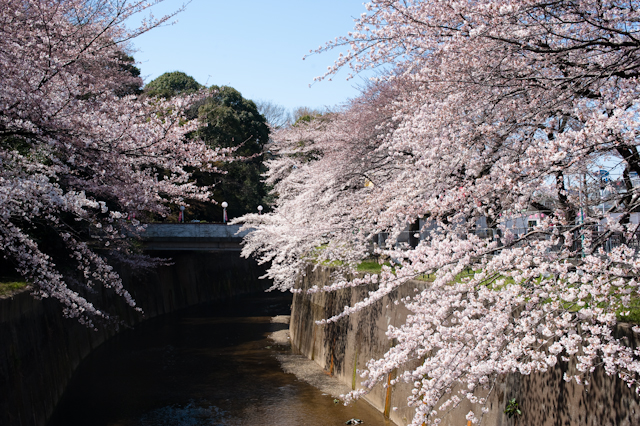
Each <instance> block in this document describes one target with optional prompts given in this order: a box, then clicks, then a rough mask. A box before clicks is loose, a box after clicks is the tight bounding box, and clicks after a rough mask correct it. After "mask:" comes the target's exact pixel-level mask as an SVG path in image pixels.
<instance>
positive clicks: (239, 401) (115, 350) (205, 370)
mask: <svg viewBox="0 0 640 426" xmlns="http://www.w3.org/2000/svg"><path fill="white" fill-rule="evenodd" d="M290 303H291V298H290V297H289V295H282V294H272V293H267V294H264V295H259V296H256V297H252V298H244V299H242V300H238V301H234V302H230V303H225V304H218V305H207V306H201V307H197V308H192V309H188V310H185V311H181V312H178V313H176V314H170V315H165V316H163V317H160V318H156V319H153V320H150V321H147V322H146V323H143V324H141V325H139V326H137V327H136V328H135V329H131V330H126V331H124V332H121V333H120V334H119V335H118V336H116V337H115V338H113V339H111V340H110V341H108V342H107V343H105V344H104V345H102V346H101V347H100V348H98V349H97V350H95V351H94V352H93V353H92V354H91V355H90V356H88V357H87V358H86V359H85V360H84V361H83V362H82V364H81V365H80V366H79V368H78V369H77V371H76V373H75V374H74V377H73V378H72V380H71V382H70V384H69V386H68V388H67V390H66V391H65V395H64V396H63V398H62V401H61V402H60V404H59V405H58V407H57V409H56V412H55V413H54V415H53V417H52V419H51V421H50V422H49V426H218V425H220V426H223V425H224V426H227V425H229V426H235V425H266V426H271V425H273V426H276V425H277V426H294V425H295V426H301V425H308V426H337V425H344V424H345V423H346V422H347V421H349V420H350V419H353V418H356V419H360V420H362V421H364V423H363V425H364V426H369V425H370V426H382V425H385V426H388V425H389V424H390V423H389V422H388V421H386V420H385V419H384V418H383V416H382V414H380V413H379V412H378V411H376V410H375V409H373V408H372V407H371V406H370V405H368V404H367V403H366V402H364V401H359V402H357V403H356V404H354V405H353V406H351V407H345V406H344V405H343V404H342V403H336V402H335V400H334V398H333V397H332V396H330V395H328V394H324V393H323V392H322V391H320V390H318V389H316V388H314V387H313V386H311V385H309V384H307V383H306V382H304V381H301V380H298V379H297V378H296V376H295V375H294V374H288V373H285V372H283V370H282V368H281V365H280V362H279V361H278V359H277V358H276V357H283V356H287V353H288V352H289V349H288V348H286V347H284V346H279V345H277V344H275V343H274V342H273V341H271V340H269V339H268V337H267V336H268V335H269V334H271V333H273V332H276V331H279V330H282V329H286V328H288V326H287V325H286V324H282V323H273V322H272V321H271V318H272V317H274V316H276V315H288V314H289V310H290Z"/></svg>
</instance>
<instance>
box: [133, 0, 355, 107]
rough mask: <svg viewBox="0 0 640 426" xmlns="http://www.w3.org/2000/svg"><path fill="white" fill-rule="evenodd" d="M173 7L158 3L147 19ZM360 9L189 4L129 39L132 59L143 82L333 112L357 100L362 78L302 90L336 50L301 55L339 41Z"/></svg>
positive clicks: (282, 1) (268, 2)
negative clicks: (170, 81) (220, 88)
mask: <svg viewBox="0 0 640 426" xmlns="http://www.w3.org/2000/svg"><path fill="white" fill-rule="evenodd" d="M181 4H182V1H180V0H165V1H164V2H163V3H161V4H160V5H159V6H156V7H155V8H154V15H155V16H160V15H164V14H166V13H167V12H169V11H172V10H175V9H177V8H179V7H180V5H181ZM364 11H365V8H364V5H363V2H362V0H323V1H322V2H317V1H314V2H312V1H308V0H262V1H259V0H233V1H220V0H192V1H191V3H190V4H188V5H187V8H186V11H184V12H182V13H180V14H179V15H178V16H177V17H176V19H177V20H178V22H177V23H176V24H174V25H172V26H166V27H162V28H158V29H155V30H153V31H151V32H149V33H147V34H145V35H143V36H141V37H139V38H137V39H135V40H134V42H133V47H134V48H135V49H136V50H137V52H135V53H134V57H135V58H136V61H138V63H139V64H138V66H139V67H140V69H141V70H142V75H143V77H145V82H149V81H151V80H152V79H154V78H155V77H157V76H159V75H160V74H162V73H164V72H167V71H183V72H185V73H187V74H189V75H191V76H193V77H194V78H195V79H196V80H197V81H198V82H200V83H201V84H207V85H212V84H216V85H230V86H232V87H234V88H236V89H237V90H239V91H240V92H241V93H242V95H243V96H244V97H246V98H249V99H253V100H267V101H273V102H274V103H277V104H280V105H283V106H285V107H286V108H288V109H293V108H296V107H299V106H308V107H311V108H322V107H325V106H334V105H338V104H340V103H342V102H344V101H346V100H347V99H348V98H352V97H354V96H356V95H357V93H358V91H357V89H356V88H355V86H357V85H359V84H361V83H362V77H358V76H356V78H355V79H353V80H349V81H346V76H347V74H348V72H347V70H344V71H343V72H340V73H339V74H338V75H337V76H334V77H333V78H332V81H322V82H318V83H315V84H313V85H312V86H311V87H309V84H310V83H313V78H314V77H316V76H319V75H322V74H324V72H325V71H326V69H327V67H328V66H329V65H332V64H333V61H334V59H335V58H336V57H337V56H338V54H339V52H340V51H338V50H334V51H331V52H328V53H323V54H321V55H314V56H312V57H309V58H307V59H306V60H304V61H303V60H302V57H303V56H304V55H305V54H307V53H308V52H309V50H310V49H316V48H318V47H319V46H320V45H321V44H324V43H325V42H326V41H329V40H332V39H334V38H335V37H338V36H341V35H346V34H347V33H348V32H349V31H350V30H352V29H353V18H354V17H358V16H360V14H361V13H363V12H364ZM132 25H133V23H132Z"/></svg>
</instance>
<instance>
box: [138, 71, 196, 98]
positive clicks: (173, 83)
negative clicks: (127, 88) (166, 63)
mask: <svg viewBox="0 0 640 426" xmlns="http://www.w3.org/2000/svg"><path fill="white" fill-rule="evenodd" d="M200 88H202V85H201V84H200V83H198V82H197V81H196V80H195V79H194V78H193V77H191V76H189V75H187V74H185V73H183V72H180V71H174V72H166V73H164V74H162V75H161V76H160V77H158V78H156V79H155V80H153V81H151V82H150V83H149V84H147V85H146V86H145V87H144V92H145V94H147V95H148V96H160V97H163V98H170V97H172V96H175V95H179V94H183V93H192V92H195V91H197V90H199V89H200Z"/></svg>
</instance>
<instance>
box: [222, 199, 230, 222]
mask: <svg viewBox="0 0 640 426" xmlns="http://www.w3.org/2000/svg"><path fill="white" fill-rule="evenodd" d="M227 207H229V203H227V202H226V201H223V202H222V223H227V220H228V219H227Z"/></svg>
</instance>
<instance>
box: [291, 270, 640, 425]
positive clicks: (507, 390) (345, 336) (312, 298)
mask: <svg viewBox="0 0 640 426" xmlns="http://www.w3.org/2000/svg"><path fill="white" fill-rule="evenodd" d="M329 282H330V271H329V270H327V269H320V268H318V269H316V270H315V271H314V270H312V269H309V270H307V273H306V276H304V277H303V279H302V288H303V289H308V288H310V287H312V286H314V285H318V286H322V285H325V284H328V283H329ZM425 285H427V283H424V282H419V281H415V282H412V285H407V286H402V287H401V288H400V289H397V290H396V291H394V293H393V294H391V297H386V298H385V299H383V300H382V301H380V302H377V303H376V304H374V305H373V306H372V307H370V308H368V309H366V310H364V311H362V312H359V313H357V314H354V315H351V316H349V317H348V318H343V319H341V320H340V321H338V322H336V323H332V324H327V325H317V324H315V321H317V320H321V319H325V318H328V317H330V316H332V315H335V314H337V313H339V312H341V311H342V309H343V308H344V306H346V305H353V304H354V303H356V302H358V301H360V300H362V299H363V298H364V297H365V296H366V294H367V291H368V289H363V288H357V289H347V290H341V291H338V292H332V293H315V294H312V295H308V294H305V293H300V294H296V295H295V296H294V299H293V307H292V313H291V325H290V334H291V344H292V346H293V348H294V350H297V351H298V352H300V353H301V354H303V355H306V356H307V357H308V358H310V359H312V360H314V361H315V362H316V363H318V364H319V365H320V366H321V367H323V368H324V369H325V370H326V371H327V372H328V373H329V374H331V375H332V376H334V377H337V378H338V379H340V380H341V381H342V382H343V383H345V384H347V385H348V386H351V388H352V389H358V388H360V380H361V379H360V377H359V375H358V374H356V369H364V368H365V367H366V362H367V361H368V360H370V359H372V358H376V359H377V358H380V357H381V356H382V355H383V354H384V353H385V352H386V351H387V350H388V349H389V348H390V345H391V343H392V342H391V341H389V339H387V337H386V334H385V333H386V331H387V328H388V326H389V325H395V326H399V325H401V324H402V323H403V322H404V319H405V318H406V316H407V310H406V308H404V306H403V305H402V304H401V303H400V304H398V305H395V304H394V303H393V302H394V301H395V300H398V299H399V298H402V297H406V296H410V295H413V294H414V291H413V289H414V288H420V287H421V286H425ZM618 332H619V333H621V334H623V335H625V336H626V338H627V339H630V340H631V341H633V342H635V343H634V345H635V346H637V336H634V334H633V332H632V331H631V330H630V328H629V327H626V326H624V325H621V326H620V327H619V328H618ZM565 371H569V374H575V372H574V371H575V370H574V368H573V366H572V365H569V364H568V363H558V364H557V365H556V367H555V368H554V369H552V370H550V371H548V372H547V373H542V374H533V375H530V376H521V375H517V374H512V375H509V376H506V377H503V378H501V379H500V380H499V381H498V383H497V386H496V388H495V389H494V391H493V392H492V394H491V395H490V396H489V399H488V407H489V409H490V412H489V413H488V414H486V415H485V416H484V418H483V423H482V424H483V425H489V426H511V425H515V423H514V420H513V419H509V418H507V416H506V415H505V414H504V410H505V406H506V403H507V401H508V400H510V399H511V398H515V399H516V401H517V402H518V404H519V406H520V408H521V410H522V415H521V416H520V417H519V418H518V420H517V426H528V425H529V426H557V425H562V426H633V425H640V399H639V398H638V397H637V396H636V395H635V393H634V392H633V391H632V390H630V389H629V388H627V386H626V385H625V384H624V383H623V382H622V381H621V380H620V379H618V378H617V377H611V376H607V375H606V373H605V372H604V370H603V369H597V370H596V371H595V372H594V374H593V375H592V377H591V385H590V386H589V387H583V386H580V385H576V384H575V383H574V382H571V383H566V382H565V381H564V380H563V376H564V372H565ZM392 378H393V377H391V378H389V380H391V379H392ZM411 389H412V388H411V387H410V386H409V385H407V384H404V383H400V384H397V385H395V386H393V387H390V388H387V389H384V388H383V386H382V385H378V386H377V387H376V388H374V389H373V391H372V392H371V393H370V394H369V395H368V397H367V400H368V401H369V402H370V403H371V404H372V405H373V406H374V407H376V408H377V409H378V410H380V411H381V412H383V413H384V414H385V415H386V416H387V417H389V418H390V419H391V420H392V421H393V422H394V423H396V424H398V425H407V424H409V423H410V422H411V419H412V418H413V409H410V408H408V407H406V398H407V396H408V395H409V394H410V393H411ZM393 407H398V410H397V411H394V410H393ZM470 409H472V407H471V406H470V405H469V404H468V403H466V402H463V403H461V404H460V406H459V407H458V408H457V409H456V410H455V411H453V412H451V413H449V414H448V415H447V416H446V417H444V418H443V419H442V420H443V422H442V424H443V425H452V426H466V425H467V421H466V419H465V416H466V414H467V413H468V412H469V411H470ZM477 414H480V413H477Z"/></svg>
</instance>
